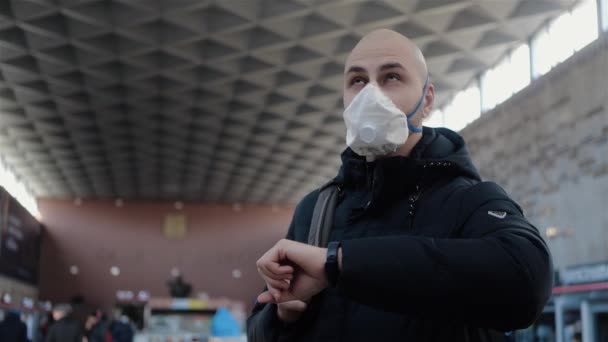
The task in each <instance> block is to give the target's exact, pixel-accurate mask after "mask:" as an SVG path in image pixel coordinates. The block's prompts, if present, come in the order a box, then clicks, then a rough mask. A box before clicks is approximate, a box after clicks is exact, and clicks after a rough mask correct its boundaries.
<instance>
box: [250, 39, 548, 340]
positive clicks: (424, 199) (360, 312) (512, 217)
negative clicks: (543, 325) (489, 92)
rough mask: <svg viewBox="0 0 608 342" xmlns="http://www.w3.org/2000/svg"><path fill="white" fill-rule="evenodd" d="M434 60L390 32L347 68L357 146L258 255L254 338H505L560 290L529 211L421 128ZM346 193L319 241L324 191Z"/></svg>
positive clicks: (463, 154)
mask: <svg viewBox="0 0 608 342" xmlns="http://www.w3.org/2000/svg"><path fill="white" fill-rule="evenodd" d="M434 98H435V90H434V87H433V85H432V83H431V81H430V80H429V76H428V71H427V67H426V63H425V61H424V56H423V55H422V53H421V52H420V50H419V49H418V48H417V47H416V46H415V45H414V44H413V43H412V42H411V41H410V40H409V39H407V38H406V37H404V36H402V35H400V34H398V33H396V32H393V31H389V30H378V31H374V32H371V33H370V34H368V35H366V36H365V37H364V38H363V39H361V41H360V42H359V43H358V44H357V46H356V47H355V48H354V49H353V51H352V52H351V54H350V55H349V57H348V59H347V60H346V67H345V73H344V107H345V111H344V119H345V123H346V127H347V137H346V140H347V144H348V148H347V149H346V150H345V151H344V152H343V153H342V167H341V169H340V171H339V173H338V175H337V176H336V177H335V178H334V179H333V180H332V181H331V182H330V183H328V185H326V186H324V187H322V188H321V189H317V190H315V191H313V192H312V193H310V194H308V195H307V196H306V197H304V199H302V201H301V202H300V203H299V204H298V206H297V207H296V210H295V213H294V217H293V220H292V223H291V225H290V227H289V230H288V232H287V238H286V239H283V240H280V241H279V242H277V243H276V244H275V246H274V247H273V248H271V249H270V250H268V251H267V252H266V253H265V254H264V255H263V256H262V257H261V258H260V259H259V260H258V261H257V268H258V272H259V273H260V275H261V277H262V278H263V279H264V281H265V282H266V289H265V291H264V292H263V293H261V294H260V295H259V296H258V298H257V303H256V305H255V307H254V310H253V313H252V315H251V317H250V318H249V320H248V326H247V333H248V337H249V341H250V342H268V341H348V342H357V341H391V342H392V341H505V340H507V338H508V337H507V336H508V335H509V334H508V333H507V332H510V331H512V330H515V329H521V328H525V327H527V326H529V325H530V324H532V323H533V322H534V321H535V319H536V318H537V317H538V315H539V314H540V313H541V312H542V309H543V307H544V305H545V303H546V301H547V299H548V298H549V295H550V292H551V287H552V276H553V270H552V263H551V257H550V254H549V251H548V248H547V246H546V244H545V242H544V241H543V239H542V238H541V236H540V235H539V233H538V230H537V229H536V228H535V227H534V226H532V225H531V224H530V223H529V222H528V221H527V220H526V218H525V217H524V216H523V213H522V211H521V209H520V207H519V206H518V205H517V204H516V203H515V202H514V201H513V200H512V199H511V198H509V196H508V195H507V194H506V193H505V191H504V190H503V189H502V188H500V187H499V186H498V185H496V184H494V183H490V182H483V181H482V180H481V178H480V176H479V174H478V172H477V170H476V169H475V167H474V166H473V163H472V162H471V159H470V157H469V154H468V152H467V149H466V147H465V143H464V141H463V139H462V138H461V137H460V136H459V135H458V134H457V133H455V132H452V131H450V130H448V129H445V128H438V129H432V128H428V127H423V125H422V123H423V120H424V119H425V118H426V117H428V116H429V115H430V113H431V110H432V108H433V101H434ZM329 187H334V188H336V189H337V193H338V204H337V206H336V208H335V211H334V220H333V224H332V225H331V232H330V235H329V241H330V242H329V244H328V245H327V246H321V247H319V246H312V245H309V244H307V241H309V239H308V235H309V232H310V225H311V220H312V215H313V211H314V207H315V204H316V203H317V199H318V198H319V194H320V192H321V191H325V189H327V188H329Z"/></svg>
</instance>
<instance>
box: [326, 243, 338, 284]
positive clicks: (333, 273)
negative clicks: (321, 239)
mask: <svg viewBox="0 0 608 342" xmlns="http://www.w3.org/2000/svg"><path fill="white" fill-rule="evenodd" d="M341 246H342V243H341V242H340V241H332V242H330V243H329V244H328V245H327V258H326V259H325V275H326V276H327V281H328V282H329V286H331V287H336V284H337V283H338V277H339V276H340V266H339V265H338V250H339V249H340V247H341Z"/></svg>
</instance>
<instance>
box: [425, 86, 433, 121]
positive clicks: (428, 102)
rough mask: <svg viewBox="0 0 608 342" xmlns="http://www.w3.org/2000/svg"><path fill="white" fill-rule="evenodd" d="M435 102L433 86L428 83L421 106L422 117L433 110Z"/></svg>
mask: <svg viewBox="0 0 608 342" xmlns="http://www.w3.org/2000/svg"><path fill="white" fill-rule="evenodd" d="M434 104H435V86H434V85H433V84H432V83H429V86H428V87H427V89H426V94H424V105H423V107H422V118H424V119H426V118H428V117H429V116H430V115H431V112H432V111H433V105H434Z"/></svg>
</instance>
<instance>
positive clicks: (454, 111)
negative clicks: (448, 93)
mask: <svg viewBox="0 0 608 342" xmlns="http://www.w3.org/2000/svg"><path fill="white" fill-rule="evenodd" d="M479 96H480V93H479V87H478V86H477V84H475V85H473V86H470V87H469V88H467V89H465V90H463V91H460V92H458V93H457V94H456V96H454V99H452V101H451V102H450V103H449V104H448V105H447V106H446V107H445V109H444V121H445V127H447V128H449V129H451V130H453V131H459V130H461V129H463V128H464V127H465V126H466V125H468V124H469V123H471V122H473V121H474V120H475V119H477V118H479V115H480V114H481V107H480V102H479Z"/></svg>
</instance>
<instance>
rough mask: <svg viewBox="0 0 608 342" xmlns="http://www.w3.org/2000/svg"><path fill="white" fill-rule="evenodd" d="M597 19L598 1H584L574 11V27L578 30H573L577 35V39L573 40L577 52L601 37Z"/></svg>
mask: <svg viewBox="0 0 608 342" xmlns="http://www.w3.org/2000/svg"><path fill="white" fill-rule="evenodd" d="M597 19H598V18H597V1H596V0H583V1H582V2H581V3H580V4H579V5H578V6H576V7H574V8H573V9H572V27H575V28H576V29H575V30H571V31H572V32H573V33H574V34H576V39H574V40H573V43H574V44H573V47H574V50H575V51H578V50H580V49H582V48H583V47H585V46H586V45H588V44H589V43H591V42H592V41H594V40H596V39H597V37H598V35H599V32H598V27H599V26H598V24H597Z"/></svg>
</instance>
